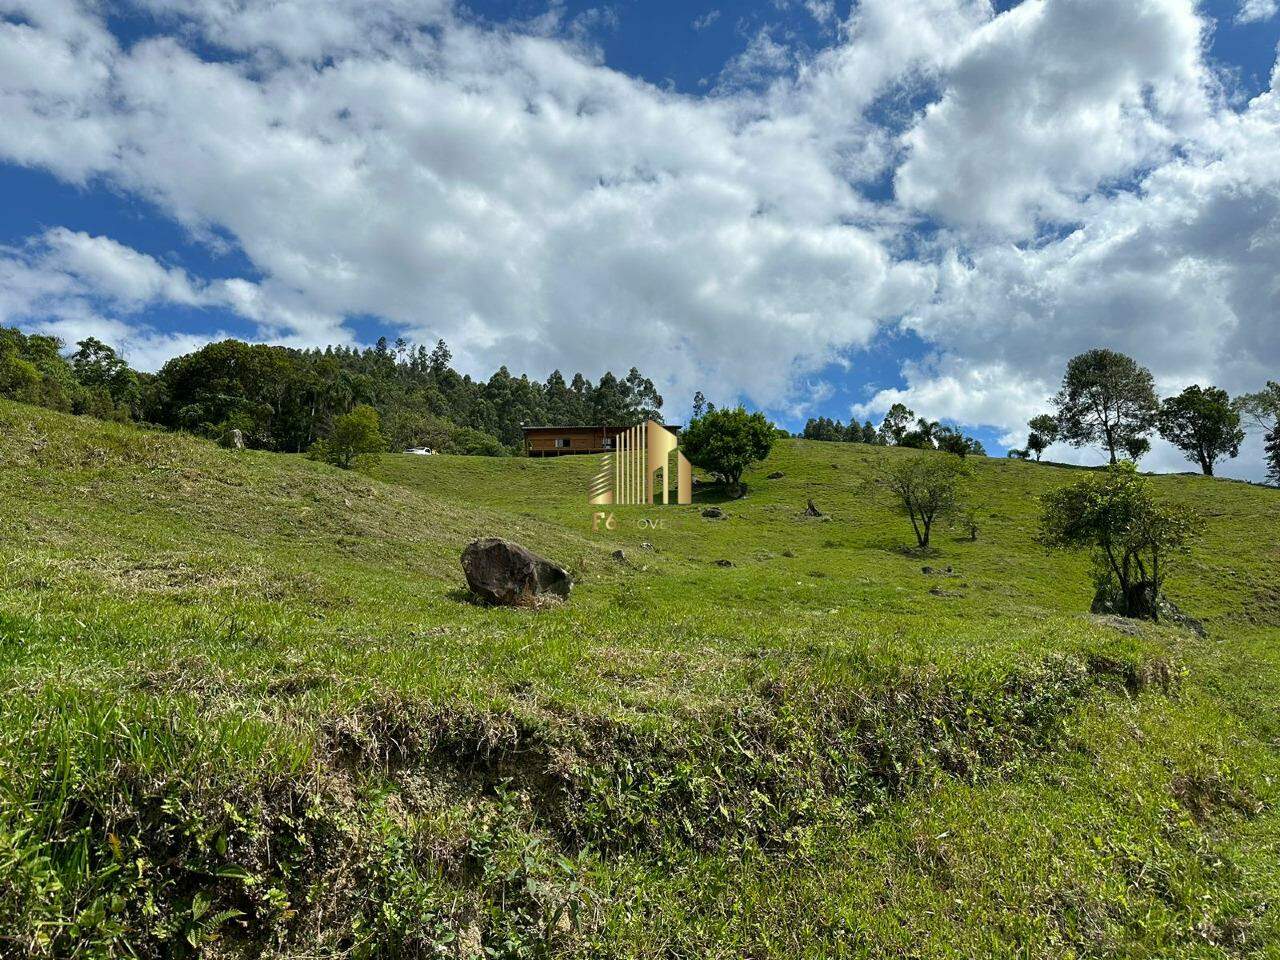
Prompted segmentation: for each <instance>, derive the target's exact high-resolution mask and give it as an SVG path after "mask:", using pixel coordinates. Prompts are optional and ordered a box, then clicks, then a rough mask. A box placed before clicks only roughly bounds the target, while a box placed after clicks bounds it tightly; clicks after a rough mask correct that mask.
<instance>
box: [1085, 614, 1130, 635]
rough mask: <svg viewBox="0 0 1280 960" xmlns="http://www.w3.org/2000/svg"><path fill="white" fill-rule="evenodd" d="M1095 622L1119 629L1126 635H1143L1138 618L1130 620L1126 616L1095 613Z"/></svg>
mask: <svg viewBox="0 0 1280 960" xmlns="http://www.w3.org/2000/svg"><path fill="white" fill-rule="evenodd" d="M1093 622H1094V623H1097V624H1099V625H1101V626H1104V627H1110V628H1111V629H1112V630H1118V631H1119V632H1120V633H1123V634H1125V635H1126V636H1130V637H1140V636H1142V628H1141V627H1140V626H1138V622H1137V621H1136V620H1128V619H1126V618H1124V617H1116V616H1112V615H1110V614H1094V616H1093Z"/></svg>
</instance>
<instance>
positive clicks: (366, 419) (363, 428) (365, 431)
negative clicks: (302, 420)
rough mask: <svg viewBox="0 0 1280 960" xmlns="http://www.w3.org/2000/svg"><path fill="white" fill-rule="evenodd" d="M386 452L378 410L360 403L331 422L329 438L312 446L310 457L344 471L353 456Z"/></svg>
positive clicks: (349, 465) (348, 466)
mask: <svg viewBox="0 0 1280 960" xmlns="http://www.w3.org/2000/svg"><path fill="white" fill-rule="evenodd" d="M386 449H387V442H386V441H385V440H383V439H382V431H381V429H380V426H379V421H378V411H377V410H375V409H373V407H371V406H369V405H368V404H364V403H362V404H360V405H359V406H358V407H356V408H355V409H354V410H352V411H351V412H350V413H344V414H343V415H342V416H340V417H338V418H337V419H336V420H334V421H333V429H332V430H330V431H329V436H328V437H326V438H325V439H324V440H321V441H320V442H319V443H317V444H316V445H315V446H314V447H312V457H313V458H314V459H317V460H323V461H324V462H325V463H331V464H333V465H334V466H335V467H341V468H342V469H344V470H347V469H349V468H350V467H351V463H352V461H353V460H355V458H356V457H358V456H361V455H362V454H366V453H381V452H382V451H384V450H386Z"/></svg>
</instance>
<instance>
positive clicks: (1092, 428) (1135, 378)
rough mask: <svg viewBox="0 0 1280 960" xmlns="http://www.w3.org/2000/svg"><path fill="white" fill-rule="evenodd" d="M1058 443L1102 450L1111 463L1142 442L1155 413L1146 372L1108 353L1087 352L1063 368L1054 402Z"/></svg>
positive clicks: (1152, 385) (1152, 383)
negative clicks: (1120, 454)
mask: <svg viewBox="0 0 1280 960" xmlns="http://www.w3.org/2000/svg"><path fill="white" fill-rule="evenodd" d="M1054 403H1055V404H1056V405H1057V408H1058V424H1059V426H1060V430H1061V438H1062V439H1063V440H1065V441H1066V442H1067V443H1070V444H1071V445H1072V446H1075V447H1084V446H1089V445H1090V444H1101V445H1102V447H1103V448H1105V449H1106V451H1107V453H1108V454H1109V455H1110V458H1111V462H1112V463H1116V462H1117V461H1118V460H1119V457H1118V453H1119V452H1120V451H1124V450H1126V449H1127V448H1130V447H1131V446H1132V448H1133V449H1138V448H1139V446H1140V445H1137V444H1136V441H1137V440H1139V439H1142V438H1144V437H1146V436H1147V434H1149V433H1150V432H1151V430H1152V428H1153V427H1154V426H1155V423H1156V419H1157V415H1158V414H1159V410H1160V403H1159V400H1157V399H1156V393H1155V381H1154V380H1153V379H1152V376H1151V371H1150V370H1148V369H1147V368H1146V367H1143V366H1141V365H1139V364H1138V363H1137V362H1136V361H1134V360H1133V359H1132V358H1131V357H1127V356H1125V355H1124V354H1123V353H1116V352H1115V351H1113V350H1090V351H1089V352H1088V353H1082V354H1080V355H1079V356H1077V357H1073V358H1072V359H1071V361H1070V362H1069V363H1068V364H1067V372H1066V375H1065V376H1064V377H1063V379H1062V389H1061V390H1060V391H1059V392H1058V395H1057V396H1056V397H1055V398H1054Z"/></svg>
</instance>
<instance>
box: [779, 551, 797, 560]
mask: <svg viewBox="0 0 1280 960" xmlns="http://www.w3.org/2000/svg"><path fill="white" fill-rule="evenodd" d="M782 555H783V556H784V557H787V558H788V559H792V560H794V559H795V555H796V554H795V551H794V550H783V551H782Z"/></svg>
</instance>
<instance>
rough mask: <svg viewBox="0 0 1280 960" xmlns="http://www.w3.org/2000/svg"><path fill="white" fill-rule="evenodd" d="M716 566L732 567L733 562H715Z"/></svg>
mask: <svg viewBox="0 0 1280 960" xmlns="http://www.w3.org/2000/svg"><path fill="white" fill-rule="evenodd" d="M716 566H717V567H732V566H733V561H732V560H717V561H716Z"/></svg>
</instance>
